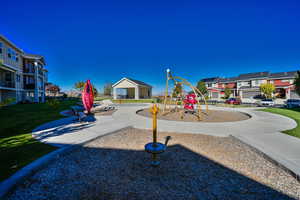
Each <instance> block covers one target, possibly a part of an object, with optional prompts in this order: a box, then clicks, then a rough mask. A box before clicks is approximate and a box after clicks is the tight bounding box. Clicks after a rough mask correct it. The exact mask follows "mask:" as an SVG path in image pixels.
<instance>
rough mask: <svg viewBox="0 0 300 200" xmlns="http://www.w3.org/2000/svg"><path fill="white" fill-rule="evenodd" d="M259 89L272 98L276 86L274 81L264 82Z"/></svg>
mask: <svg viewBox="0 0 300 200" xmlns="http://www.w3.org/2000/svg"><path fill="white" fill-rule="evenodd" d="M259 89H260V91H261V92H262V93H263V94H264V95H265V96H266V98H272V94H273V92H274V91H275V86H274V85H273V84H272V83H263V84H261V85H260V87H259Z"/></svg>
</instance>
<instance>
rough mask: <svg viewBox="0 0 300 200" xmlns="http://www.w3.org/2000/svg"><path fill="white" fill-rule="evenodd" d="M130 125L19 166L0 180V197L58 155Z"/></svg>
mask: <svg viewBox="0 0 300 200" xmlns="http://www.w3.org/2000/svg"><path fill="white" fill-rule="evenodd" d="M130 127H131V126H126V127H123V128H120V129H118V130H115V131H113V132H109V133H106V134H104V135H99V136H97V137H95V138H92V139H89V140H87V141H84V142H81V143H78V144H73V145H70V146H66V147H62V148H60V149H57V150H55V151H52V152H50V153H48V154H46V155H44V156H42V157H41V158H39V159H37V160H35V161H33V162H32V163H30V164H28V165H26V166H25V167H23V168H21V169H20V170H18V171H17V172H16V173H15V174H13V175H12V176H10V177H9V178H7V179H5V180H4V181H2V182H0V198H2V197H4V196H5V195H7V194H8V193H9V192H10V191H11V190H12V189H13V188H14V187H15V186H16V185H17V184H19V183H20V182H21V181H23V180H24V179H26V178H27V177H29V176H31V175H32V174H34V173H36V172H37V171H39V170H41V169H42V168H43V167H44V166H45V165H46V164H48V163H50V162H51V161H53V160H54V159H55V158H59V157H60V156H63V155H65V154H66V153H69V152H71V151H73V150H75V149H76V148H78V147H80V146H83V145H85V144H86V143H89V142H91V141H94V140H96V139H99V138H101V137H104V136H107V135H111V134H114V133H116V132H119V131H121V130H124V129H128V128H130Z"/></svg>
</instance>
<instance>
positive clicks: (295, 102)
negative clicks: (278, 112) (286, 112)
mask: <svg viewBox="0 0 300 200" xmlns="http://www.w3.org/2000/svg"><path fill="white" fill-rule="evenodd" d="M286 107H287V108H296V107H300V99H288V100H287V101H286Z"/></svg>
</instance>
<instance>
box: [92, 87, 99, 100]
mask: <svg viewBox="0 0 300 200" xmlns="http://www.w3.org/2000/svg"><path fill="white" fill-rule="evenodd" d="M92 86H93V85H92ZM93 94H94V97H96V96H98V90H97V88H95V87H94V86H93Z"/></svg>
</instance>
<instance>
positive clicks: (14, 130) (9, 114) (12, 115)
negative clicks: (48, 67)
mask: <svg viewBox="0 0 300 200" xmlns="http://www.w3.org/2000/svg"><path fill="white" fill-rule="evenodd" d="M75 103H76V100H68V101H61V102H60V103H59V104H58V106H57V107H55V108H53V107H51V106H50V105H48V104H17V105H13V106H7V107H3V108H0V122H1V123H0V124H1V126H0V163H1V165H0V172H1V173H0V181H2V180H4V179H6V178H8V177H9V176H10V175H12V174H13V173H15V172H16V171H17V170H19V169H20V168H22V167H24V166H25V165H27V164H29V163H30V162H32V161H34V160H35V159H37V158H39V157H41V156H42V155H44V154H46V153H49V152H51V151H53V150H55V149H56V148H55V147H53V146H50V145H47V144H43V143H40V142H38V141H37V140H35V139H33V138H32V137H31V131H32V130H33V129H34V128H36V127H37V126H39V125H41V124H43V123H46V122H49V121H52V120H56V119H59V118H62V116H61V115H60V114H59V112H60V111H62V110H65V109H68V108H70V106H71V105H74V104H75Z"/></svg>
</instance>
